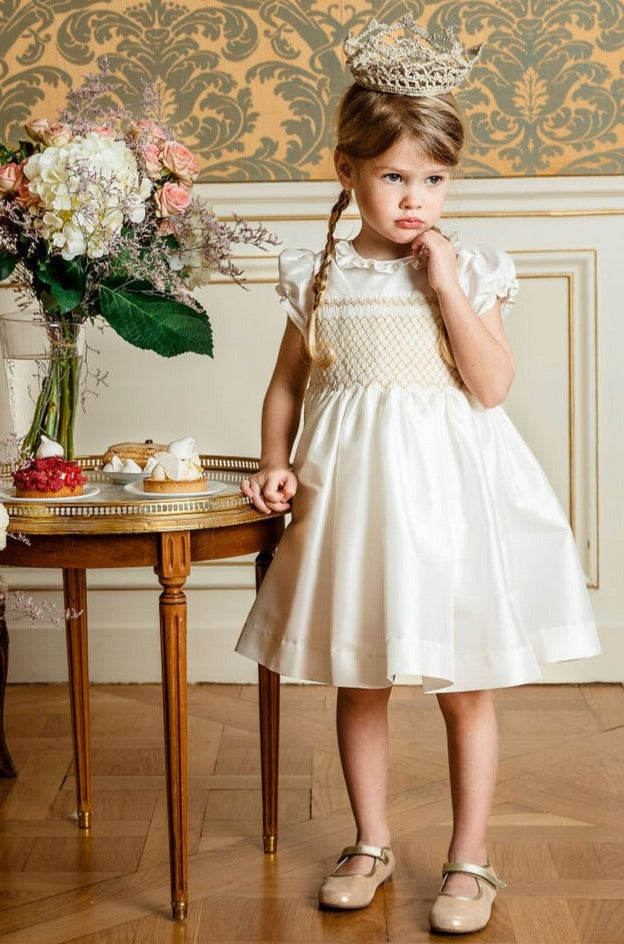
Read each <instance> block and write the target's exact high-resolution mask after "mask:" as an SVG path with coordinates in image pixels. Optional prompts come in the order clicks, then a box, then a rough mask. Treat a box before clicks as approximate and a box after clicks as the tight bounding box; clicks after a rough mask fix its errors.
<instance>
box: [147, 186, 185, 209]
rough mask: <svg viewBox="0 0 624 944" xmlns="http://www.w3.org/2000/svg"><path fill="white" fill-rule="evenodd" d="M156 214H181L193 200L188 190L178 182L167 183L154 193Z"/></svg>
mask: <svg viewBox="0 0 624 944" xmlns="http://www.w3.org/2000/svg"><path fill="white" fill-rule="evenodd" d="M154 199H155V201H156V216H161V217H167V216H180V215H181V214H182V213H184V211H185V210H186V209H188V206H189V204H190V202H191V198H190V196H189V194H188V191H186V190H185V189H184V187H178V185H177V184H172V183H166V184H163V186H162V187H161V188H160V190H157V191H156V193H155V194H154Z"/></svg>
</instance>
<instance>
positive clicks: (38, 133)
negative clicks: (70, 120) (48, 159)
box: [24, 118, 74, 147]
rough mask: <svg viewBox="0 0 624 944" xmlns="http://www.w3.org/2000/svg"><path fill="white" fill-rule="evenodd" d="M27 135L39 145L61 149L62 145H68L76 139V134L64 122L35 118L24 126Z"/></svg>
mask: <svg viewBox="0 0 624 944" xmlns="http://www.w3.org/2000/svg"><path fill="white" fill-rule="evenodd" d="M24 127H25V129H26V132H27V134H28V135H29V136H30V137H31V138H32V140H33V141H36V142H37V143H38V144H44V145H45V146H46V147H50V146H53V147H59V146H60V145H61V144H68V142H69V141H71V140H72V139H73V137H74V133H73V131H72V130H71V128H70V127H69V126H68V125H64V124H63V122H62V121H48V119H47V118H35V119H34V121H29V122H28V123H27V124H26V125H24Z"/></svg>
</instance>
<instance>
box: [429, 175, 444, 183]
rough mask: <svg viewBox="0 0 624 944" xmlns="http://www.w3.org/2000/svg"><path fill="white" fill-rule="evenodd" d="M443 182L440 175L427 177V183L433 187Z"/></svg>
mask: <svg viewBox="0 0 624 944" xmlns="http://www.w3.org/2000/svg"><path fill="white" fill-rule="evenodd" d="M443 180H444V177H442V175H441V174H432V175H431V177H427V182H428V183H430V184H433V185H434V186H435V185H436V184H440V183H442V181H443Z"/></svg>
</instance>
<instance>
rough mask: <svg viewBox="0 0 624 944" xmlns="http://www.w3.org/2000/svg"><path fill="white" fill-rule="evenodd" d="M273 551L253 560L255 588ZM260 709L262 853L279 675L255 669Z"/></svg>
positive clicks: (271, 840)
mask: <svg viewBox="0 0 624 944" xmlns="http://www.w3.org/2000/svg"><path fill="white" fill-rule="evenodd" d="M273 553H274V552H273V551H261V552H260V553H259V554H258V556H257V557H256V589H258V588H259V587H260V584H261V583H262V581H263V580H264V577H265V574H266V572H267V570H268V569H269V564H270V563H271V561H272V560H273ZM258 694H259V702H260V704H259V708H260V762H261V769H262V842H263V846H264V851H265V852H275V851H276V849H277V799H278V777H279V717H280V676H279V675H278V673H277V672H271V670H270V669H267V668H266V667H265V666H263V665H259V666H258Z"/></svg>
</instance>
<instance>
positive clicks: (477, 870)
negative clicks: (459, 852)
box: [442, 862, 507, 888]
mask: <svg viewBox="0 0 624 944" xmlns="http://www.w3.org/2000/svg"><path fill="white" fill-rule="evenodd" d="M451 872H465V873H466V875H475V876H476V877H477V878H483V879H485V881H486V882H489V883H490V885H493V886H494V887H495V888H506V887H507V883H506V882H503V880H502V879H500V878H499V877H498V875H496V874H495V872H494V870H493V869H492V867H491V865H490V863H489V862H486V863H485V865H473V864H472V863H471V862H445V863H444V865H443V866H442V875H443V876H445V877H446V876H447V875H450V874H451Z"/></svg>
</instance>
